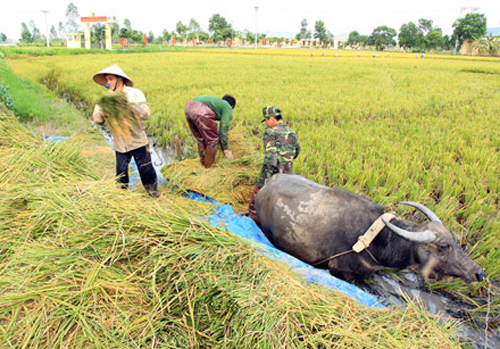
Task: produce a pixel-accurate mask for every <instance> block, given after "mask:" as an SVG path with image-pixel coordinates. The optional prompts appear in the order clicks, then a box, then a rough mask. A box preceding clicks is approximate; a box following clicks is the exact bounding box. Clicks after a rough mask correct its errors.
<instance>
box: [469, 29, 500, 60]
mask: <svg viewBox="0 0 500 349" xmlns="http://www.w3.org/2000/svg"><path fill="white" fill-rule="evenodd" d="M490 36H491V37H493V38H496V40H497V42H498V43H499V45H500V27H496V28H487V29H486V34H485V35H484V36H483V38H489V37H490ZM475 44H476V41H474V40H466V41H465V42H464V43H463V44H462V46H461V47H460V54H462V55H467V56H477V55H480V54H484V53H480V52H479V49H478V48H477V47H474V45H475ZM494 56H500V50H497V51H496V52H495V53H494Z"/></svg>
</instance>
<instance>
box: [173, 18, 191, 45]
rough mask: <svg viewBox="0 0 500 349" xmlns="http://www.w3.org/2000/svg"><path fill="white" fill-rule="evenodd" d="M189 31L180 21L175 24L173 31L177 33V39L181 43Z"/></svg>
mask: <svg viewBox="0 0 500 349" xmlns="http://www.w3.org/2000/svg"><path fill="white" fill-rule="evenodd" d="M188 30H189V27H188V26H186V25H184V24H182V22H181V21H179V22H177V24H176V25H175V31H176V32H177V37H178V38H179V39H180V40H181V41H183V40H184V39H185V38H186V34H187V32H188Z"/></svg>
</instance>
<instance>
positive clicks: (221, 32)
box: [208, 14, 233, 42]
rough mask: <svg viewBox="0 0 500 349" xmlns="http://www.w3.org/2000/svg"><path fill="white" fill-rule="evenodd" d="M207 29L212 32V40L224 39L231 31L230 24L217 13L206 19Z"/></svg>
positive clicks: (228, 36) (229, 35)
mask: <svg viewBox="0 0 500 349" xmlns="http://www.w3.org/2000/svg"><path fill="white" fill-rule="evenodd" d="M208 30H209V31H210V33H212V41H214V42H217V41H225V40H226V39H227V38H230V37H231V35H232V33H233V29H232V27H231V25H229V24H228V23H227V21H226V19H225V18H224V17H222V16H221V15H219V14H214V15H212V17H211V18H210V19H209V20H208Z"/></svg>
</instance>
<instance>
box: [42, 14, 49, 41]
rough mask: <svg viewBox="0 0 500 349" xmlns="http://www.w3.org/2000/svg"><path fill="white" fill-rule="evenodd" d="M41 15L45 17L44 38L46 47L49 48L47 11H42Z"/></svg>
mask: <svg viewBox="0 0 500 349" xmlns="http://www.w3.org/2000/svg"><path fill="white" fill-rule="evenodd" d="M42 12H43V14H44V15H45V38H46V39H47V47H50V41H49V26H48V24H47V13H48V12H49V11H47V10H42Z"/></svg>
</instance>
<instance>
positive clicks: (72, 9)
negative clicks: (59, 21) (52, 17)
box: [66, 2, 80, 33]
mask: <svg viewBox="0 0 500 349" xmlns="http://www.w3.org/2000/svg"><path fill="white" fill-rule="evenodd" d="M79 19H80V14H79V13H78V7H76V5H75V4H73V3H72V2H70V3H69V5H68V7H67V8H66V30H67V31H68V32H70V33H77V32H79V31H80V25H79Z"/></svg>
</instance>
